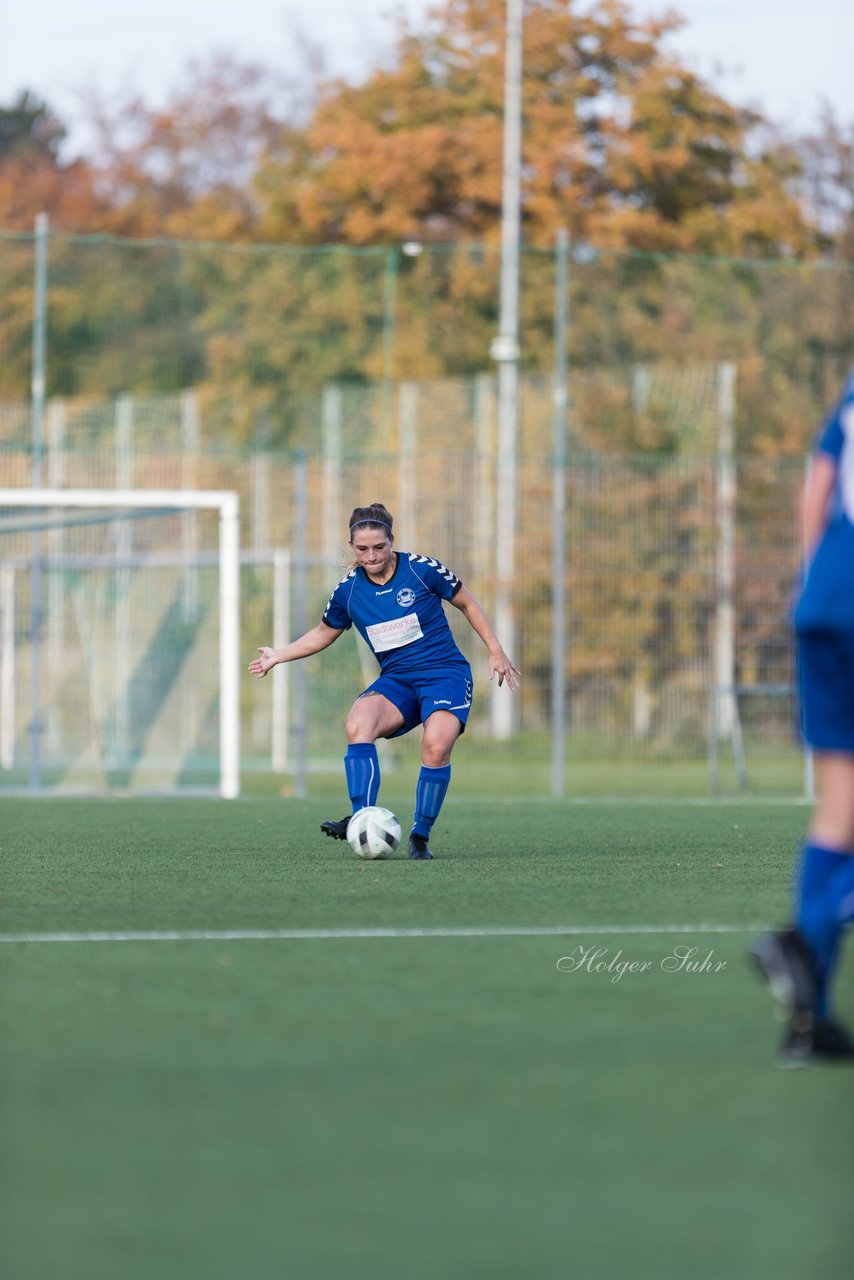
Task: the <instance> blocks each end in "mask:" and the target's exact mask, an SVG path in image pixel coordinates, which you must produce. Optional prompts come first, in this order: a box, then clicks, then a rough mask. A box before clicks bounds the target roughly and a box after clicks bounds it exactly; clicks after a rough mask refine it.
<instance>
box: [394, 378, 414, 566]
mask: <svg viewBox="0 0 854 1280" xmlns="http://www.w3.org/2000/svg"><path fill="white" fill-rule="evenodd" d="M417 422H418V385H417V383H415V382H402V383H401V384H400V389H399V391H398V396H397V466H398V474H397V503H398V509H399V510H400V513H401V515H402V516H403V520H402V521H401V523H402V524H403V530H404V535H405V537H406V545H407V546H409V547H411V549H412V550H413V551H417V550H418V533H417V529H416V523H415V516H416V511H417V507H418V504H417V500H416V494H415V459H416V453H417V448H418V445H417Z"/></svg>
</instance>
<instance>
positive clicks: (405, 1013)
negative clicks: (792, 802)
mask: <svg viewBox="0 0 854 1280" xmlns="http://www.w3.org/2000/svg"><path fill="white" fill-rule="evenodd" d="M383 799H384V803H387V804H390V805H391V807H393V808H396V809H397V811H398V812H400V813H401V815H402V816H404V815H405V814H406V797H405V796H404V795H403V794H401V796H394V795H389V796H385V795H384V797H383ZM327 816H340V814H338V813H337V810H335V809H334V807H333V808H332V809H330V806H329V805H328V804H320V803H319V802H318V801H316V800H310V801H296V800H289V801H285V800H271V799H255V800H247V801H238V802H232V803H227V802H217V801H201V800H182V801H155V800H150V801H131V800H128V801H102V802H96V801H87V800H77V801H66V800H53V801H49V802H39V801H26V800H8V799H7V800H3V801H2V802H0V823H2V830H3V832H4V838H3V845H4V853H3V865H4V873H3V885H2V897H0V933H2V934H3V935H4V937H7V938H8V937H9V936H11V935H15V936H20V935H28V936H30V937H31V939H32V940H27V941H16V942H8V941H7V942H4V943H3V944H2V945H0V979H2V1003H0V1035H2V1046H3V1050H2V1067H0V1083H2V1108H3V1130H4V1136H3V1140H2V1141H3V1158H2V1172H3V1180H4V1184H5V1185H4V1191H3V1197H2V1223H0V1241H2V1243H0V1262H2V1271H3V1274H4V1276H7V1277H9V1280H51V1278H52V1277H60V1276H61V1277H63V1280H77V1277H81V1280H82V1277H86V1280H100V1278H101V1277H104V1278H106V1277H110V1278H111V1280H114V1278H115V1277H118V1276H121V1277H123V1278H127V1280H137V1277H139V1280H142V1278H143V1277H146V1278H147V1277H150V1276H158V1277H163V1278H164V1280H172V1278H173V1277H174V1278H175V1280H178V1278H179V1277H180V1278H181V1280H185V1278H195V1277H206V1278H210V1280H232V1278H233V1280H238V1278H239V1280H244V1277H252V1278H253V1280H254V1278H259V1280H260V1278H262V1277H263V1278H266V1277H271V1278H272V1277H282V1276H287V1277H295V1278H297V1280H302V1278H303V1277H305V1278H306V1280H309V1278H314V1277H317V1278H319V1280H326V1278H327V1277H329V1280H332V1277H338V1276H345V1275H346V1276H348V1277H350V1276H354V1275H355V1276H361V1275H365V1276H371V1277H374V1278H375V1280H384V1278H385V1277H410V1278H412V1280H433V1278H434V1277H452V1278H456V1277H459V1278H461V1280H463V1278H464V1280H469V1278H471V1280H480V1278H481V1277H483V1280H487V1278H490V1280H493V1278H495V1280H503V1278H505V1277H506V1278H507V1280H522V1278H523V1277H531V1278H532V1280H552V1278H553V1277H554V1278H555V1280H557V1278H558V1277H561V1278H563V1277H567V1276H577V1277H579V1278H580V1280H653V1278H655V1280H670V1277H673V1280H676V1278H677V1277H678V1278H679V1280H681V1278H682V1277H688V1276H690V1277H692V1280H724V1278H726V1280H765V1278H766V1277H767V1280H772V1277H773V1280H787V1278H788V1277H792V1280H794V1277H796V1276H797V1277H798V1280H802V1278H803V1277H805V1276H816V1277H818V1276H821V1277H822V1280H836V1277H839V1278H840V1280H841V1277H843V1275H844V1276H846V1277H847V1275H848V1274H849V1259H850V1246H851V1228H850V1191H851V1186H852V1174H854V1155H853V1154H852V1137H854V1119H852V1108H851V1096H852V1091H853V1090H852V1082H854V1072H851V1071H850V1070H848V1069H845V1068H825V1069H810V1070H804V1071H782V1070H779V1069H777V1068H775V1067H774V1066H773V1065H772V1060H773V1053H774V1048H775V1043H776V1038H777V1035H778V1031H777V1029H776V1027H775V1024H774V1022H773V1020H772V1017H771V1012H770V1004H769V1000H768V997H767V994H766V993H765V991H764V990H763V989H762V987H761V985H760V984H759V982H758V981H757V980H756V979H755V977H754V976H753V975H752V974H751V973H750V972H749V971H748V968H747V966H746V964H745V963H744V960H743V954H744V949H745V945H746V943H747V941H748V939H749V937H750V931H751V929H752V927H753V926H755V925H757V924H760V923H763V922H775V921H777V920H781V919H783V918H784V917H785V915H786V912H787V900H788V881H789V876H790V868H791V862H792V858H793V855H794V851H795V848H796V844H797V841H798V838H799V836H800V834H801V832H802V829H803V826H804V823H805V821H806V813H805V811H804V810H803V809H802V808H798V807H794V806H773V805H720V806H692V805H667V804H661V805H642V804H623V805H611V806H609V805H595V804H591V805H577V804H576V805H572V804H550V803H533V802H525V801H523V800H513V801H509V802H506V803H501V802H499V803H494V802H493V803H490V804H487V803H476V802H474V801H469V800H456V801H455V800H454V799H450V800H449V801H448V803H447V805H446V808H445V810H443V814H442V817H441V819H440V822H439V825H438V826H437V830H436V833H435V837H434V839H433V840H432V841H431V843H432V845H433V847H434V849H435V851H436V854H437V857H436V859H435V861H434V862H432V863H410V862H408V861H407V860H405V859H400V860H394V861H391V862H386V863H361V862H359V861H358V860H356V859H355V858H354V857H353V856H352V855H351V854H350V853H349V852H348V851H347V849H346V847H345V846H343V845H341V844H337V843H334V842H332V841H327V840H324V838H323V837H321V836H320V835H319V833H318V831H317V826H318V823H319V822H320V820H321V819H322V818H323V817H327ZM700 925H705V926H711V925H721V926H727V927H728V928H730V929H732V930H734V931H733V932H722V933H709V932H702V931H700V930H699V928H698V929H691V928H690V926H700ZM536 926H539V927H542V928H545V927H549V926H566V928H567V929H568V930H569V929H573V930H577V932H567V933H566V934H565V935H561V934H554V935H551V934H543V935H533V936H530V935H529V936H526V935H523V934H516V933H503V934H496V935H484V934H474V935H472V936H436V935H435V934H430V933H429V931H430V930H434V931H435V930H453V929H457V930H460V929H466V928H472V929H484V930H485V929H509V930H513V929H523V928H524V927H536ZM685 926H689V929H688V932H687V933H682V932H671V931H672V930H676V929H677V928H684V927H685ZM635 927H638V928H640V927H643V928H645V929H650V930H652V931H651V932H623V931H624V930H630V929H633V928H635ZM358 929H386V930H394V929H399V930H410V931H416V930H424V931H428V932H426V935H425V936H412V933H411V932H410V934H409V935H406V936H387V935H386V936H375V937H358V936H333V937H330V936H316V937H305V936H302V937H278V938H267V939H251V938H250V939H246V938H244V939H231V940H229V939H222V938H220V939H208V940H201V939H195V940H193V939H182V938H180V937H179V938H176V939H173V940H163V941H153V940H151V941H142V940H138V941H66V942H48V941H45V940H37V939H36V938H35V937H34V935H40V934H56V933H67V934H80V933H85V932H91V931H109V932H119V933H127V932H137V933H145V932H147V931H157V932H161V933H162V932H164V931H174V932H176V933H178V934H181V933H185V932H187V931H218V930H219V931H222V930H238V931H241V930H242V931H252V930H270V931H290V932H292V933H295V932H297V931H304V932H312V931H313V932H316V933H317V934H319V935H320V934H323V932H324V931H329V930H338V931H340V932H341V933H343V934H352V933H354V932H355V931H356V930H358ZM676 947H688V948H692V947H696V948H697V951H696V954H695V956H694V960H695V962H696V963H697V964H698V965H701V967H700V968H699V969H698V970H696V971H689V970H688V968H687V967H686V966H679V964H678V959H677V961H674V962H672V963H670V964H668V963H666V962H667V961H668V958H669V957H670V956H672V955H674V954H675V952H674V948H676ZM597 949H601V950H602V952H603V953H604V954H603V955H602V956H600V957H598V958H592V959H591V960H590V962H589V963H587V962H585V963H582V964H581V965H580V966H578V967H575V969H574V971H572V972H560V971H559V967H558V961H559V960H561V958H563V957H567V956H569V957H573V958H574V959H575V960H577V959H579V958H580V957H581V956H582V955H586V954H587V952H589V953H590V955H591V957H592V956H593V951H594V950H597ZM618 953H619V954H618ZM709 953H711V955H710V956H709ZM680 954H681V953H680ZM707 957H709V959H708V963H707V965H706V966H705V967H703V966H702V964H701V962H703V961H704V960H705V959H706V958H707ZM602 960H604V961H605V962H606V963H610V962H612V961H613V962H614V964H615V966H616V965H619V964H620V963H621V962H626V963H629V964H633V965H635V966H636V967H635V969H634V971H630V970H629V971H625V972H623V973H622V976H619V970H618V969H616V968H612V969H611V970H610V971H609V970H607V969H601V968H599V969H597V968H596V965H597V964H598V963H599V962H600V961H602ZM642 966H643V967H642ZM568 967H569V968H571V967H572V965H571V964H570V965H566V964H565V965H563V968H564V969H566V968H568ZM852 977H854V965H852V963H851V962H850V960H849V961H847V962H846V964H845V966H844V967H843V971H842V973H841V975H840V982H839V991H840V1011H841V1013H842V1014H843V1016H844V1017H846V1018H847V1020H848V1021H849V1022H851V1021H852V1020H854V1018H852V1015H854V998H852Z"/></svg>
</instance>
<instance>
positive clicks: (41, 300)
mask: <svg viewBox="0 0 854 1280" xmlns="http://www.w3.org/2000/svg"><path fill="white" fill-rule="evenodd" d="M49 234H50V232H49V221H48V216H47V214H46V213H39V214H36V226H35V237H34V247H35V270H34V280H33V368H32V405H31V412H32V431H33V459H32V475H33V480H32V483H33V488H34V489H40V488H41V487H42V471H43V461H44V416H45V414H44V411H45V396H46V389H47V249H48V236H49ZM32 549H33V563H32V584H31V592H30V638H31V654H32V670H31V676H30V680H31V695H32V696H31V699H30V705H31V709H32V714H31V717H30V789H31V790H32V791H38V790H39V789H40V788H41V781H42V767H41V766H42V761H41V748H42V713H41V704H42V689H41V650H42V643H41V641H42V634H41V633H42V543H41V533H40V532H38V531H37V532H35V533H34V534H33V538H32Z"/></svg>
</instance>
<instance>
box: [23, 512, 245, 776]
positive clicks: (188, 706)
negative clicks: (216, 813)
mask: <svg viewBox="0 0 854 1280" xmlns="http://www.w3.org/2000/svg"><path fill="white" fill-rule="evenodd" d="M238 517H239V509H238V498H237V494H236V493H231V492H220V491H210V492H204V491H199V490H180V491H177V490H75V489H0V791H5V792H6V793H9V792H19V791H26V792H30V793H58V792H65V793H68V792H110V793H118V794H130V795H134V794H136V795H139V794H145V793H151V794H163V793H175V794H180V793H187V792H200V791H201V792H205V791H213V792H218V793H219V794H220V795H222V796H224V797H227V798H233V797H235V796H236V795H237V794H238V792H239V750H240V745H239V706H238V696H239V695H238V679H239V670H240V666H239V658H240V655H239V635H238V617H239V524H238Z"/></svg>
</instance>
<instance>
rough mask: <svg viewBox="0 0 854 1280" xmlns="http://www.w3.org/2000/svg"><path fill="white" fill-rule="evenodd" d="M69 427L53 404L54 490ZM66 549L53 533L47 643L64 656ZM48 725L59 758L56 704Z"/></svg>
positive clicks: (50, 460)
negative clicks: (58, 565)
mask: <svg viewBox="0 0 854 1280" xmlns="http://www.w3.org/2000/svg"><path fill="white" fill-rule="evenodd" d="M65 426H66V415H65V401H64V400H50V401H49V403H48V406H47V416H46V427H47V482H48V485H49V486H50V487H51V488H57V489H58V488H60V487H61V486H62V484H63V483H64V481H65ZM65 545H66V539H65V530H64V529H62V528H59V529H51V530H50V531H49V533H48V535H47V551H48V562H49V572H48V579H47V643H48V651H49V652H50V653H52V654H56V653H62V652H63V650H64V649H65V578H64V576H63V574H62V573H61V572H60V571H59V569H57V568H56V561H57V560H58V559H59V558H61V557H62V556H63V555H64V554H65ZM51 671H53V666H51ZM46 721H47V724H46V737H47V746H48V751H49V752H50V753H51V754H53V755H56V754H57V753H58V752H59V750H60V748H61V738H62V732H61V724H60V720H59V717H58V715H57V706H56V702H55V700H51V702H50V703H49V705H48V708H47V714H46Z"/></svg>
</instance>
